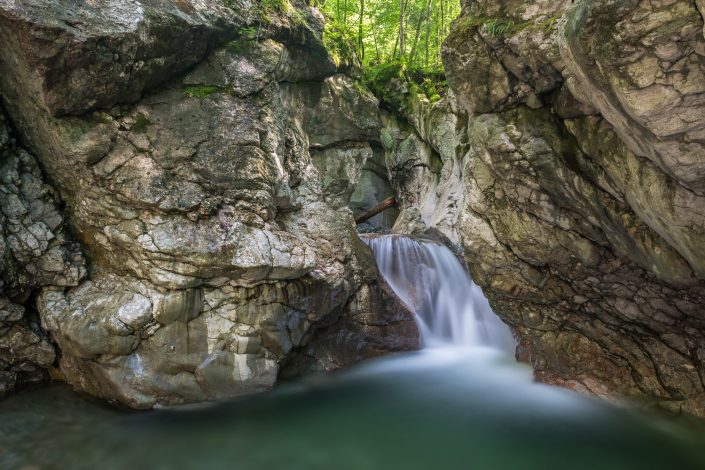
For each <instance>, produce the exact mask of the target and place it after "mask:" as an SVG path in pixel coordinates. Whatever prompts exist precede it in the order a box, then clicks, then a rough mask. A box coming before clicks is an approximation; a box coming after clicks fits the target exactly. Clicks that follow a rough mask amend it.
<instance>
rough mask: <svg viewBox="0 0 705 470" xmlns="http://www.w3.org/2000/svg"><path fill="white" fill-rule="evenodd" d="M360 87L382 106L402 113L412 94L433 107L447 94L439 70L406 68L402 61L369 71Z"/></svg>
mask: <svg viewBox="0 0 705 470" xmlns="http://www.w3.org/2000/svg"><path fill="white" fill-rule="evenodd" d="M363 83H364V84H365V86H366V87H367V88H368V89H369V90H371V91H372V93H374V94H375V96H377V98H379V100H380V101H381V102H382V103H383V104H384V105H386V106H387V107H389V108H391V109H392V110H394V111H401V112H404V111H405V110H407V108H408V100H409V96H410V95H412V94H423V95H425V96H426V98H428V100H429V101H430V102H431V103H435V102H437V101H439V100H440V99H441V98H442V97H443V96H444V95H445V94H446V93H447V91H448V82H447V81H446V78H445V73H444V72H443V69H442V68H441V67H440V66H439V67H438V68H423V67H409V66H407V65H406V64H405V63H404V62H401V61H397V62H391V63H385V64H381V65H377V66H371V67H368V68H367V69H365V71H364V74H363ZM405 89H406V91H405Z"/></svg>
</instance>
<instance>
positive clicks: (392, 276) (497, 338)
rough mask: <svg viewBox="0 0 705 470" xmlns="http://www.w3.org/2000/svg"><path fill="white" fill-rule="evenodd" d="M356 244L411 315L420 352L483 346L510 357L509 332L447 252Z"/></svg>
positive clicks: (374, 241) (392, 241)
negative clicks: (366, 250) (368, 255)
mask: <svg viewBox="0 0 705 470" xmlns="http://www.w3.org/2000/svg"><path fill="white" fill-rule="evenodd" d="M362 240H363V241H364V242H365V243H366V244H367V245H368V246H369V247H370V248H371V249H372V252H373V253H374V256H375V259H376V260H377V266H378V268H379V272H380V273H381V274H382V276H383V277H384V280H385V281H387V283H388V284H389V286H390V287H391V288H392V289H393V290H394V292H395V293H396V294H397V296H398V297H399V298H400V299H401V301H402V302H403V303H404V304H405V305H406V307H407V308H409V310H411V311H412V312H413V313H414V316H415V317H416V322H417V324H418V327H419V331H420V333H421V340H422V342H423V344H424V345H425V346H440V345H449V344H451V345H454V346H489V347H493V348H496V349H501V350H504V351H507V352H509V353H511V354H512V355H513V354H514V348H515V341H514V337H513V336H512V333H511V331H510V330H509V327H508V326H507V325H505V324H504V323H502V321H501V320H500V319H499V318H498V317H497V315H495V313H494V312H493V311H492V308H491V307H490V304H489V302H488V301H487V299H486V298H485V296H484V294H483V293H482V290H481V289H480V288H479V287H478V286H477V284H475V283H474V282H473V281H472V279H470V275H469V274H468V273H467V272H466V271H465V269H464V268H463V266H462V264H460V261H459V260H458V258H457V257H456V256H455V255H454V254H453V252H451V251H450V250H449V249H448V247H446V246H445V245H443V244H441V243H437V242H434V241H430V240H420V239H416V238H410V237H407V236H401V235H384V236H376V235H369V236H364V235H363V236H362Z"/></svg>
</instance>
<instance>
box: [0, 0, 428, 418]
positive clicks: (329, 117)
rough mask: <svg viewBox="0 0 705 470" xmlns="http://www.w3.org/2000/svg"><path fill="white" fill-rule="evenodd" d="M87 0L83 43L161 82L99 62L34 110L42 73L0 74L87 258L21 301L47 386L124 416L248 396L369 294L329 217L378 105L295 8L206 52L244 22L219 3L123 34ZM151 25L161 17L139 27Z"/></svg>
mask: <svg viewBox="0 0 705 470" xmlns="http://www.w3.org/2000/svg"><path fill="white" fill-rule="evenodd" d="M106 3H107V4H109V5H111V8H110V9H108V11H107V13H106V16H101V21H103V23H95V22H94V21H93V19H90V18H89V19H86V21H88V22H89V23H91V24H90V25H89V26H86V27H87V28H88V29H90V30H91V31H93V30H94V29H97V30H99V31H98V33H100V34H101V35H106V36H107V37H109V38H110V37H113V35H114V37H115V43H116V44H119V42H120V41H121V40H122V38H123V37H124V38H125V41H136V43H137V46H136V47H137V49H138V50H139V51H140V54H143V55H146V56H149V57H155V58H158V60H156V62H155V63H159V64H166V65H165V66H166V67H169V73H168V74H167V73H164V70H165V69H164V68H161V69H159V68H156V69H153V70H152V71H150V72H149V73H148V74H147V76H148V77H150V78H144V77H142V76H139V77H136V78H135V80H134V83H133V81H132V79H130V78H129V77H128V78H125V79H124V80H122V79H121V78H120V71H119V67H118V68H116V67H117V66H115V67H108V68H105V69H95V70H94V69H92V68H91V69H90V73H92V74H94V77H98V78H99V79H93V80H91V81H83V82H81V86H80V90H81V92H80V93H79V94H76V90H74V89H73V88H72V86H57V87H54V88H51V89H50V90H48V91H47V90H46V87H44V88H45V90H44V91H43V92H42V93H40V94H39V97H41V98H42V99H41V100H37V99H36V98H37V95H36V94H35V93H34V92H35V91H36V89H35V88H33V87H34V84H36V83H38V82H42V80H43V78H42V72H43V69H42V68H40V69H39V70H27V69H22V67H20V65H13V66H12V67H13V69H15V70H18V71H19V72H17V75H16V76H17V77H22V81H19V82H15V81H13V79H14V78H16V77H13V76H11V75H3V77H1V78H0V86H2V90H3V92H4V94H5V100H6V102H7V106H8V109H9V110H10V111H11V114H12V116H13V119H14V121H15V123H16V124H17V127H18V129H20V131H21V133H22V137H23V139H24V140H25V141H26V142H27V144H28V145H29V146H30V147H31V148H32V149H33V151H34V152H36V153H37V155H39V156H40V158H41V161H42V164H43V166H44V168H45V169H46V171H47V173H48V174H49V176H50V177H51V179H52V181H53V182H55V184H56V186H57V188H58V189H59V191H60V192H61V195H62V197H63V198H64V200H65V201H66V204H67V209H68V211H69V213H70V214H71V221H72V225H73V228H74V231H75V233H76V234H77V236H78V237H79V239H80V240H81V242H82V244H83V246H84V248H85V251H86V253H87V254H88V257H89V259H90V260H91V267H92V270H91V276H90V278H89V279H88V280H87V281H85V282H83V283H82V284H81V285H80V286H79V287H76V288H72V289H59V288H47V289H45V290H44V291H43V292H42V294H41V296H40V297H39V299H38V307H39V311H40V314H41V318H42V324H43V326H44V327H45V328H46V329H47V330H48V331H49V332H50V333H51V335H52V337H53V338H54V339H55V340H56V343H57V345H58V347H59V349H60V350H61V351H62V354H61V358H60V365H61V370H62V372H63V374H64V376H65V377H66V379H67V380H68V381H69V382H71V383H72V384H74V385H75V386H76V387H78V388H80V389H82V390H84V391H87V392H90V393H92V394H95V395H98V396H101V397H104V398H106V399H109V400H111V401H118V402H121V403H123V404H127V405H129V406H132V407H136V408H149V407H152V406H157V405H171V404H178V403H185V402H194V401H201V400H206V399H215V398H219V397H223V396H232V395H238V394H242V393H252V392H256V391H260V390H264V389H267V388H269V387H271V386H272V385H273V384H274V382H275V381H276V379H277V376H278V374H279V369H280V365H281V364H283V363H285V362H286V361H287V360H288V358H289V356H291V354H292V351H294V350H299V349H301V348H303V347H305V346H306V345H307V344H308V343H309V342H311V341H315V338H314V332H315V330H316V329H318V328H320V327H321V326H322V325H325V324H329V323H333V322H335V321H336V319H337V318H338V317H339V316H340V315H341V314H343V313H344V312H345V315H349V314H354V311H356V310H354V309H353V311H352V312H353V313H349V312H351V310H350V309H351V307H350V305H351V304H350V299H351V298H353V297H359V296H361V295H364V292H365V289H368V288H369V287H368V285H370V284H371V285H374V270H373V268H372V262H371V259H370V257H369V253H368V251H367V248H366V247H365V246H364V245H363V244H362V243H361V242H360V240H359V239H358V238H357V234H356V232H355V224H354V221H353V218H352V213H351V211H350V209H348V207H347V204H348V202H349V199H350V196H351V194H352V193H353V191H354V188H355V185H356V182H357V179H358V177H359V175H360V173H361V169H362V167H363V166H364V164H365V160H366V159H367V158H368V157H370V156H371V154H372V150H371V145H377V142H376V141H377V140H378V136H379V127H380V124H379V117H378V112H377V101H376V99H375V98H374V97H373V96H371V95H370V94H368V93H365V92H363V91H361V90H360V88H359V87H358V86H355V84H354V83H353V81H352V80H351V79H350V78H348V77H347V76H345V75H342V74H337V73H336V69H335V65H334V63H333V61H332V60H331V59H330V57H328V55H327V53H326V51H325V48H324V47H323V45H322V43H321V40H320V32H321V30H322V23H320V21H319V19H318V15H317V14H316V12H315V10H313V9H311V8H309V7H307V6H304V5H296V6H292V7H291V8H289V10H288V11H287V12H286V13H285V12H271V14H272V15H273V16H272V17H271V18H269V19H268V21H267V22H266V25H265V24H263V23H258V24H255V25H254V26H252V27H248V28H246V29H244V30H242V31H240V32H239V33H237V36H238V37H237V39H236V40H234V41H231V42H228V43H225V44H220V45H219V46H217V40H218V38H221V36H220V35H219V34H220V33H219V31H221V29H222V28H221V26H223V24H225V25H226V26H227V27H228V28H232V27H234V26H233V25H235V26H237V25H241V24H246V23H248V22H249V21H250V20H249V18H250V13H251V12H250V9H251V8H249V7H247V8H235V7H237V5H235V7H234V8H232V9H230V10H227V12H226V13H227V14H226V15H225V16H226V17H227V21H226V20H224V19H223V17H222V15H221V14H220V13H221V12H222V11H223V8H222V7H219V6H218V5H217V2H216V4H215V6H209V7H201V6H200V5H201V4H202V2H182V3H184V5H186V4H188V5H190V6H188V8H187V10H188V11H187V12H185V13H184V12H182V13H178V12H176V13H175V11H176V10H181V9H182V7H184V5H181V3H179V4H178V5H176V4H175V6H162V5H161V4H160V3H159V4H158V3H157V2H147V3H146V4H145V5H143V6H144V9H145V11H144V12H143V13H141V15H143V16H139V17H138V18H135V19H134V21H133V22H132V23H130V22H129V21H127V19H129V18H131V16H130V15H131V14H132V13H131V14H130V15H127V14H126V15H122V14H120V12H119V11H118V10H116V9H114V8H112V7H113V6H115V5H122V2H106ZM168 3H169V5H171V3H170V2H168ZM226 3H228V4H231V3H232V2H226ZM17 4H22V5H23V4H24V2H17ZM17 4H15V5H17ZM57 8H58V7H57ZM4 10H5V11H4V13H3V14H4V15H5V16H6V17H8V16H11V15H17V14H18V11H20V12H21V11H25V6H21V7H20V6H15V7H14V8H11V7H5V8H4ZM150 12H151V13H150ZM35 13H37V14H36V15H25V16H24V17H23V18H24V21H25V22H29V23H30V25H31V28H32V29H33V30H41V28H43V25H44V23H45V22H51V21H54V20H52V19H51V18H50V17H49V16H44V14H48V11H44V10H43V11H42V12H35ZM94 13H96V12H94ZM108 13H110V14H111V15H113V16H110V15H109V14H108ZM260 13H261V12H260ZM81 14H83V13H81ZM86 14H87V13H86ZM96 14H97V13H96ZM151 14H154V15H157V16H158V17H159V18H160V20H159V21H152V20H150V21H147V20H145V19H144V18H146V17H148V16H149V15H151ZM144 15H146V16H144ZM1 18H2V16H1V15H0V30H2V31H3V34H4V35H5V36H7V37H9V38H10V40H11V41H14V42H18V43H21V42H22V41H23V39H22V37H23V36H22V35H23V31H24V30H23V29H22V28H19V27H18V26H17V25H16V24H15V23H12V22H8V21H2V20H1ZM162 21H164V22H169V21H175V22H177V23H178V24H181V23H179V22H184V24H186V25H189V26H188V27H187V30H188V31H203V34H199V35H194V36H188V35H186V36H185V38H184V39H183V40H184V41H187V40H192V41H195V44H194V45H193V46H194V54H192V55H191V54H190V53H189V54H186V55H183V56H181V55H180V53H181V50H182V49H183V48H184V47H185V46H184V44H180V43H177V44H171V43H170V41H171V38H172V35H173V34H175V32H174V31H173V30H171V29H169V28H166V27H165V24H167V23H162ZM224 21H225V22H224ZM194 22H195V24H196V26H193V27H192V26H190V25H192V23H194ZM223 22H224V23H223ZM94 23H95V24H94ZM128 23H129V24H128ZM248 24H249V23H248ZM106 25H107V26H106ZM128 27H129V28H132V29H131V30H130V31H132V30H136V31H137V32H138V33H137V34H132V33H130V32H125V33H123V30H124V29H125V28H128ZM185 27H186V26H185ZM111 28H113V29H111ZM129 28H128V29H129ZM135 28H136V29H135ZM253 28H259V31H258V33H257V34H256V35H253V34H252V29H253ZM69 30H70V33H71V34H74V33H76V32H75V31H74V29H72V28H69ZM52 31H54V29H52ZM176 31H177V32H178V31H180V30H179V29H178V28H177V29H176ZM98 33H96V34H98ZM211 33H212V34H211ZM76 34H77V33H76ZM226 36H227V34H226ZM189 38H190V39H189ZM214 38H215V39H214ZM214 41H216V43H214ZM84 46H86V45H85V44H84V43H83V42H80V44H79V45H78V46H76V47H75V48H73V49H72V52H71V53H72V58H73V59H72V60H73V62H71V64H89V65H88V66H89V67H91V66H90V64H91V63H92V61H93V59H94V58H95V52H94V50H93V49H92V48H90V47H84ZM196 46H197V47H196ZM216 46H217V47H216ZM172 47H173V50H172ZM166 49H168V50H166ZM211 49H212V50H211ZM176 50H178V51H179V54H177V53H176V52H175V51H176ZM170 51H171V52H170ZM35 53H36V49H35V48H34V47H30V48H28V49H22V48H15V47H13V48H7V49H3V50H2V51H0V60H2V62H3V63H5V64H23V63H32V61H33V60H34V58H33V54H35ZM199 54H200V55H199ZM176 56H179V57H180V59H179V60H180V62H178V63H177V64H171V63H170V62H169V61H170V60H171V58H175V57H176ZM201 58H203V60H202V61H201V62H199V63H198V64H197V65H196V66H195V67H194V68H193V69H192V70H190V71H188V73H186V74H184V75H182V76H179V74H180V72H181V71H182V70H184V69H185V68H186V67H187V65H186V63H187V62H188V63H189V65H193V64H195V63H196V62H198V61H199V60H200V59H201ZM71 64H67V66H69V67H71ZM72 70H73V69H72ZM81 76H83V75H81ZM113 80H116V81H117V82H119V83H118V84H117V85H115V86H113V85H112V84H110V82H111V81H113ZM121 81H127V82H129V83H120V82H121ZM157 83H162V84H161V85H160V86H159V87H158V88H157V89H156V90H153V91H152V92H151V93H148V94H146V95H145V94H144V93H145V92H146V91H147V90H149V89H151V88H153V87H154V86H156V85H157ZM71 84H73V82H70V83H69V85H71ZM106 84H107V89H106V88H104V85H106ZM89 96H94V97H96V100H95V101H90V102H89V101H86V99H87V97H89ZM135 101H136V102H135ZM52 103H54V104H52ZM116 104H121V105H119V106H113V105H116ZM94 108H101V110H96V111H90V110H92V109H94ZM66 113H73V114H76V115H75V116H66V115H65V114H66ZM361 254H365V256H360V255H361ZM370 276H371V277H370ZM409 334H410V335H412V338H415V337H416V333H415V332H412V331H410V332H409Z"/></svg>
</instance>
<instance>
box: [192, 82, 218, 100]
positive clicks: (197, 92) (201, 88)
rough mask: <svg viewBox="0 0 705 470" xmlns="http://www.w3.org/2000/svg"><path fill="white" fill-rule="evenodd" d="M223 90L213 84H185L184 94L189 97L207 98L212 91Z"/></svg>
mask: <svg viewBox="0 0 705 470" xmlns="http://www.w3.org/2000/svg"><path fill="white" fill-rule="evenodd" d="M219 91H223V90H222V89H221V88H220V87H217V86H213V85H198V86H187V87H186V88H184V94H185V95H186V96H188V97H190V98H201V99H202V98H207V97H209V96H210V95H212V94H213V93H218V92H219Z"/></svg>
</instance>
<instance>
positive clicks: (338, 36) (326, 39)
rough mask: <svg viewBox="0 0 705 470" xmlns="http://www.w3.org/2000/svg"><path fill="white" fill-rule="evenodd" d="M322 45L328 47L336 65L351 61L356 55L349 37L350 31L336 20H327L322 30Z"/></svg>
mask: <svg viewBox="0 0 705 470" xmlns="http://www.w3.org/2000/svg"><path fill="white" fill-rule="evenodd" d="M323 45H324V46H325V47H326V49H328V54H330V56H331V58H332V59H333V62H335V65H336V66H338V67H339V66H340V65H342V64H345V63H351V62H352V61H353V60H354V57H355V56H357V52H358V51H357V50H356V48H355V44H354V43H353V41H352V40H351V39H350V32H349V31H346V30H345V27H344V26H343V25H341V24H339V23H338V22H336V21H328V22H327V23H326V25H325V29H324V30H323Z"/></svg>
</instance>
